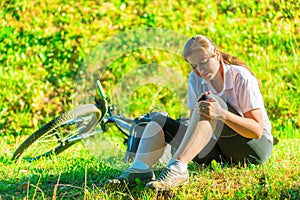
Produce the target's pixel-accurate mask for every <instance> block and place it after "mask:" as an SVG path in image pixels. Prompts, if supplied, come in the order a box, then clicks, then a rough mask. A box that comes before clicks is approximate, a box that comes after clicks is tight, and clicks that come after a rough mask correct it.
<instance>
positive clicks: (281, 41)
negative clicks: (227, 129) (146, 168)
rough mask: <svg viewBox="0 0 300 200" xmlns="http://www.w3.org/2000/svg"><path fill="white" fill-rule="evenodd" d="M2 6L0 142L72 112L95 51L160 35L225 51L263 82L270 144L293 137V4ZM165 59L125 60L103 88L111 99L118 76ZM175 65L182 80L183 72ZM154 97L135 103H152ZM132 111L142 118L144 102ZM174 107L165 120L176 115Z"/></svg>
mask: <svg viewBox="0 0 300 200" xmlns="http://www.w3.org/2000/svg"><path fill="white" fill-rule="evenodd" d="M0 6H1V8H0V24H1V25H0V65H1V67H0V88H1V90H0V135H1V136H8V137H10V136H18V135H28V134H31V133H32V132H33V131H34V130H35V129H37V128H38V127H39V126H41V125H42V124H43V123H45V122H47V121H48V120H49V119H51V118H53V117H54V116H56V115H58V114H59V113H61V112H63V111H66V110H68V109H70V108H72V94H73V93H74V87H76V82H75V81H74V80H75V78H76V75H77V71H78V69H79V67H80V66H81V65H82V64H83V62H84V60H85V58H86V57H87V56H88V55H89V53H90V52H91V50H92V49H93V48H95V47H96V46H97V45H98V44H100V43H101V42H103V41H105V40H106V39H107V38H109V37H112V36H114V35H116V34H119V33H121V32H124V31H129V30H132V29H135V28H147V27H158V28H165V29H170V30H174V31H176V32H178V33H181V34H184V35H187V36H189V37H191V36H193V35H196V34H203V35H207V36H208V37H210V38H211V39H212V40H213V41H214V42H215V43H216V45H217V46H218V47H219V48H220V49H221V50H222V51H224V52H227V53H230V54H232V55H235V56H239V57H240V58H241V59H242V60H244V61H245V62H246V63H247V64H248V65H249V67H250V68H251V69H252V70H253V71H254V73H255V74H256V75H257V77H258V78H259V79H260V80H261V84H262V85H261V92H262V94H263V97H264V100H265V105H266V107H267V111H268V114H269V117H270V119H271V121H272V124H273V133H274V135H276V136H279V137H299V130H298V129H299V126H300V119H299V115H300V107H299V104H300V95H299V94H300V88H299V85H300V84H299V82H300V81H299V78H300V77H299V71H300V70H299V39H300V37H299V31H300V27H299V8H300V6H299V1H293V0H289V1H280V0H265V1H262V0H255V1H254V0H251V1H242V0H237V1H233V0H217V1H213V0H202V1H201V0H199V1H195V0H189V1H176V0H173V1H169V0H168V1H155V0H154V1H144V0H136V1H124V0H116V1H111V2H108V1H102V0H98V1H86V0H78V1H60V0H30V1H29V0H25V1H23V0H4V1H2V2H1V3H0ZM166 56H168V53H167V52H164V51H161V50H145V51H136V52H132V53H131V54H130V55H123V56H122V57H120V58H118V59H117V60H115V61H114V63H112V64H111V67H110V68H109V69H110V73H109V75H107V76H103V78H102V79H103V80H102V81H103V82H106V84H105V86H106V87H107V89H108V87H111V86H112V85H113V84H116V83H117V80H118V78H120V77H122V74H123V73H124V71H123V69H124V70H129V69H130V67H134V66H139V65H143V64H145V63H156V62H159V60H161V59H164V58H165V57H166ZM170 60H172V59H170ZM175 60H176V59H175ZM177 60H178V59H177ZM173 64H174V63H173ZM175 65H178V67H179V68H178V69H180V70H181V71H180V73H181V74H182V75H183V76H185V77H186V78H188V74H189V66H188V65H187V64H186V63H185V62H184V61H182V62H181V61H178V62H176V63H175ZM157 89H159V88H156V86H153V88H152V89H151V88H150V89H148V90H142V91H140V93H141V92H142V93H148V95H150V96H151V95H153V94H154V93H155V91H156V90H157ZM159 90H160V93H159V95H160V96H162V97H161V99H163V101H162V103H164V104H165V103H166V102H168V101H171V100H169V99H168V98H169V97H170V98H171V97H172V96H171V95H168V94H167V92H168V91H166V89H159ZM137 93H139V91H137ZM164 94H166V95H164ZM159 95H158V96H159ZM159 98H160V97H159ZM135 101H136V102H137V106H138V108H140V109H141V110H142V109H144V108H143V107H142V106H141V105H144V104H143V101H146V102H149V100H145V99H136V100H135ZM175 103H176V102H175ZM175 103H174V104H175ZM171 107H172V108H173V109H174V110H172V108H171V109H170V110H168V112H171V113H172V112H175V108H174V107H173V106H172V105H171ZM143 111H144V110H142V111H140V112H143ZM133 112H134V113H137V114H138V113H139V112H138V111H136V110H133ZM139 114H141V113H139Z"/></svg>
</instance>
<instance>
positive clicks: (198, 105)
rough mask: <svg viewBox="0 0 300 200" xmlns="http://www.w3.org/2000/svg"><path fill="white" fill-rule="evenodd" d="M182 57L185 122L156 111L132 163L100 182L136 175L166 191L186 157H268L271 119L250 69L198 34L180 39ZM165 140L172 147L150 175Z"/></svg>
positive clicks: (182, 173) (184, 175) (183, 171)
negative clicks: (185, 87)
mask: <svg viewBox="0 0 300 200" xmlns="http://www.w3.org/2000/svg"><path fill="white" fill-rule="evenodd" d="M183 57H184V59H185V60H186V61H187V62H188V63H189V64H190V66H191V68H192V71H191V73H190V75H189V81H188V100H187V106H188V108H190V123H189V125H188V126H187V125H184V124H182V123H180V122H177V121H175V120H173V119H171V118H169V117H167V116H164V115H161V114H158V115H155V116H154V117H152V120H151V122H149V123H148V124H147V126H146V128H145V130H144V133H143V135H142V138H141V141H140V144H139V146H138V149H137V153H136V156H135V159H134V162H133V163H132V165H131V166H130V167H129V168H128V169H127V170H125V171H124V172H123V173H122V174H121V175H120V176H118V177H116V178H113V179H110V180H108V181H106V183H105V185H114V186H119V185H123V184H135V183H136V178H139V179H140V180H141V181H142V182H143V183H146V187H147V188H154V189H157V190H168V189H170V188H172V187H175V186H179V185H182V184H184V183H186V182H188V180H189V174H188V163H190V162H191V161H194V162H196V163H199V164H210V163H211V161H212V160H216V161H217V162H221V163H243V164H250V163H252V164H263V163H265V162H266V161H267V160H268V159H269V157H270V155H271V152H272V147H273V136H272V134H271V124H270V121H269V118H268V116H267V112H266V109H265V107H264V102H263V98H262V95H261V92H260V89H259V83H258V80H257V79H256V77H255V76H254V74H253V73H252V72H251V71H250V69H249V68H248V67H247V66H246V65H245V64H244V62H242V61H241V60H239V59H238V58H237V57H233V56H231V55H229V54H226V53H223V52H221V51H219V50H218V49H217V47H216V45H215V44H214V43H213V42H212V41H211V40H210V39H208V38H207V37H205V36H201V35H197V36H194V37H192V38H191V39H189V40H188V41H187V42H186V44H185V46H184V52H183ZM166 143H169V144H171V145H172V146H173V147H174V148H175V149H176V152H175V154H174V155H173V157H172V159H171V160H170V161H169V163H168V164H167V165H166V167H165V168H164V169H163V171H162V172H161V173H160V175H159V176H158V177H157V178H156V179H155V174H154V171H153V170H152V168H151V167H152V165H153V164H155V163H156V162H157V161H158V160H159V158H160V157H161V156H162V154H163V152H164V146H165V144H166Z"/></svg>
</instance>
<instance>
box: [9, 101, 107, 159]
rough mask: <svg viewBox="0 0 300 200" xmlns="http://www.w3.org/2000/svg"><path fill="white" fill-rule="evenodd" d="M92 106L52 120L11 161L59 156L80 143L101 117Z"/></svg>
mask: <svg viewBox="0 0 300 200" xmlns="http://www.w3.org/2000/svg"><path fill="white" fill-rule="evenodd" d="M101 115H102V113H101V111H100V110H99V109H98V108H97V107H96V106H95V105H94V104H86V105H82V106H80V107H78V108H75V109H73V110H70V111H68V112H65V113H63V114H61V115H59V116H58V117H56V118H54V119H53V120H52V121H50V122H49V123H47V124H45V125H44V126H42V127H41V128H40V129H38V130H37V131H36V132H34V133H33V134H32V135H30V136H29V137H28V138H27V139H26V140H25V141H24V142H23V143H22V144H21V145H20V146H19V147H18V148H17V150H16V151H15V153H14V155H13V157H12V159H13V160H15V159H18V158H20V156H21V155H22V157H23V158H25V159H27V160H29V161H32V160H36V159H39V158H40V157H47V156H50V155H53V154H59V153H61V152H63V151H64V150H66V149H67V148H69V147H70V146H72V145H73V144H75V143H76V142H78V141H80V140H81V138H82V137H78V136H84V135H85V134H89V133H88V132H89V131H90V130H91V129H92V128H94V127H95V126H96V125H97V123H98V121H99V119H100V118H101V117H102V116H101ZM87 137H89V136H87Z"/></svg>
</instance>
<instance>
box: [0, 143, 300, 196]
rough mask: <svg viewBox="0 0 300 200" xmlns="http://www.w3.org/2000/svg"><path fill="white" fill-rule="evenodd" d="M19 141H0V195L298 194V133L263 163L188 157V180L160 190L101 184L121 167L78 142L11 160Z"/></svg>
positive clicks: (299, 176)
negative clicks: (39, 156) (204, 162)
mask: <svg viewBox="0 0 300 200" xmlns="http://www.w3.org/2000/svg"><path fill="white" fill-rule="evenodd" d="M8 141H10V142H11V144H9V142H8ZM19 142H20V140H16V141H12V139H9V140H2V141H1V148H2V151H1V152H2V155H1V157H0V160H1V162H0V180H1V181H0V196H1V197H0V199H156V198H158V199H168V198H172V199H299V198H300V182H299V179H300V167H299V165H300V147H299V142H300V139H299V138H294V139H283V140H281V141H280V142H279V144H277V145H276V146H274V151H273V155H272V157H271V159H270V161H269V162H268V163H267V164H265V165H263V166H254V165H253V166H221V165H220V164H218V163H212V164H211V165H210V166H208V167H204V166H199V165H197V164H194V163H192V164H190V165H189V169H190V175H191V176H190V183H189V184H187V185H185V186H182V187H179V188H175V189H174V190H172V191H170V192H164V193H161V192H160V193H157V192H156V191H149V190H147V189H145V188H144V187H143V185H138V187H134V188H130V187H129V188H123V189H119V190H108V189H105V188H104V187H103V186H102V184H103V183H104V181H105V180H107V179H108V178H111V177H114V176H117V175H118V174H120V173H121V172H120V171H118V170H117V169H116V168H115V167H114V165H112V163H109V162H103V161H101V159H98V158H96V157H94V156H93V154H91V153H90V151H88V150H87V149H86V148H85V147H84V146H83V145H82V144H81V143H79V144H77V145H76V146H74V147H72V148H70V149H69V150H68V151H66V152H64V153H62V154H61V155H58V156H55V157H52V158H48V159H43V160H39V161H35V162H32V163H29V162H24V161H21V162H17V163H15V162H13V161H11V160H10V158H11V156H12V153H13V151H14V150H15V148H16V146H17V145H16V144H17V143H19ZM120 162H121V161H120ZM159 171H160V169H158V170H157V171H156V173H159Z"/></svg>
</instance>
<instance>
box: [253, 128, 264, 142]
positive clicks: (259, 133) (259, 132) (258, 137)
mask: <svg viewBox="0 0 300 200" xmlns="http://www.w3.org/2000/svg"><path fill="white" fill-rule="evenodd" d="M262 135H263V128H260V129H259V130H258V131H257V132H256V133H255V138H254V139H257V140H259V139H260V138H261V136H262Z"/></svg>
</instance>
